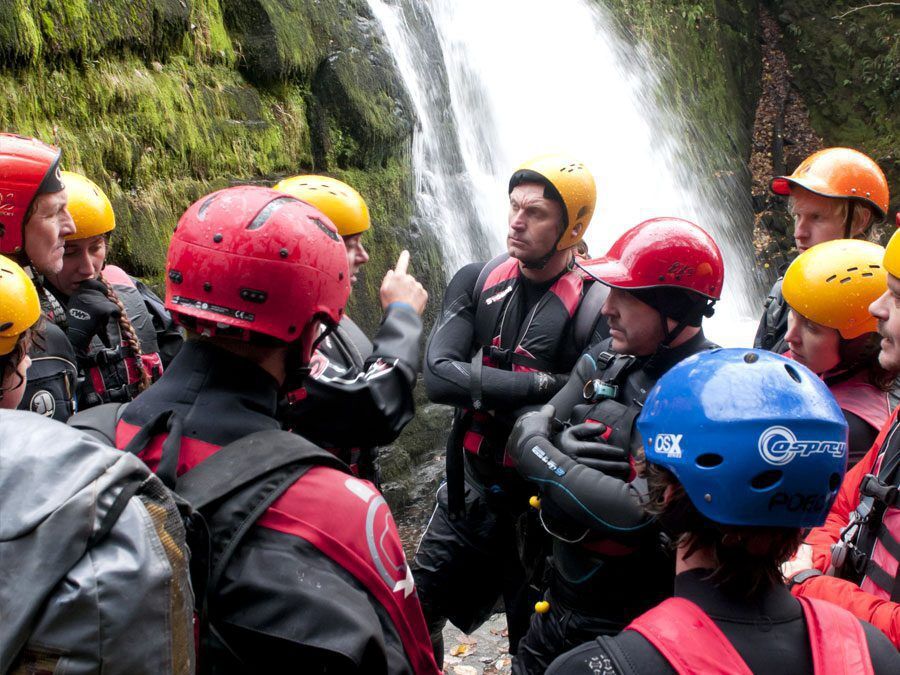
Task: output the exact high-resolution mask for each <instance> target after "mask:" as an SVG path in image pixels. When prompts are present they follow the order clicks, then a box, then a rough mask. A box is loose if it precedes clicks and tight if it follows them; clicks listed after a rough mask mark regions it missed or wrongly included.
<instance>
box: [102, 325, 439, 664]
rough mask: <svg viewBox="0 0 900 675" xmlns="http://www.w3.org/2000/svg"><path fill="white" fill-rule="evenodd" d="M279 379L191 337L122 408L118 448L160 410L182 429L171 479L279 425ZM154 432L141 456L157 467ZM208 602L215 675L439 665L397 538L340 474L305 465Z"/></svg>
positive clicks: (376, 508)
mask: <svg viewBox="0 0 900 675" xmlns="http://www.w3.org/2000/svg"><path fill="white" fill-rule="evenodd" d="M277 403H278V383H277V382H276V381H275V379H274V378H273V377H272V376H271V375H269V374H268V373H267V372H266V371H264V370H263V369H262V368H260V367H259V366H257V365H255V364H254V363H252V362H250V361H248V360H246V359H243V358H240V357H238V356H235V355H234V354H232V353H229V352H227V351H224V350H222V349H220V348H218V347H216V346H214V345H212V344H210V343H206V342H188V343H186V344H185V345H184V347H183V348H182V350H181V351H180V352H179V354H178V355H177V356H176V357H175V359H174V360H173V361H172V363H171V365H170V367H169V368H168V369H167V370H166V371H165V373H164V375H163V377H162V378H161V379H160V380H159V382H157V383H156V384H154V385H153V386H152V387H151V388H150V389H148V390H147V391H146V392H144V393H143V394H141V395H140V396H139V397H138V398H137V399H135V400H134V401H133V402H132V403H130V404H129V405H128V407H127V408H125V409H124V413H123V415H122V418H121V420H120V421H119V423H118V426H117V428H116V445H117V446H118V447H120V448H121V447H124V446H125V445H126V444H127V443H128V441H129V440H130V439H131V438H133V437H134V435H135V434H136V433H137V431H138V430H139V429H140V428H141V427H142V426H143V425H146V424H147V423H149V422H150V421H151V420H152V419H153V418H154V417H155V416H157V415H158V414H159V413H161V412H163V411H166V410H172V411H174V414H175V416H176V417H177V418H178V419H179V420H180V422H181V424H182V440H181V446H180V448H181V449H180V454H179V459H178V473H179V474H182V473H184V472H186V471H188V470H190V469H191V468H192V467H194V466H196V465H197V464H199V463H201V462H203V461H204V460H205V459H206V458H207V457H209V456H211V455H212V454H214V453H215V452H216V451H217V450H218V449H219V448H220V447H222V446H224V445H226V444H228V443H230V442H232V441H235V440H237V439H239V438H242V437H244V436H246V435H248V434H251V433H253V432H256V431H262V430H267V429H278V428H280V424H279V422H278V421H277V420H276V418H275V412H276V406H277ZM164 440H165V437H164V436H163V435H159V436H156V437H154V438H153V439H152V440H151V442H150V443H149V444H148V445H147V446H146V447H145V449H144V451H143V452H141V454H140V457H141V458H142V459H143V460H144V461H145V462H147V464H148V465H149V466H150V468H151V469H155V468H156V467H157V465H158V463H159V461H160V457H161V447H162V443H163V441H164ZM211 602H212V603H213V604H212V605H211V607H212V608H213V613H214V616H215V619H214V621H215V626H216V628H217V629H218V630H219V632H220V633H221V634H222V636H223V637H224V638H225V641H226V642H227V644H228V647H229V648H230V650H231V653H228V652H227V651H225V650H222V651H221V652H219V651H216V652H213V653H209V654H201V655H200V658H201V660H202V659H204V658H205V659H207V660H208V661H212V665H213V670H214V671H215V672H248V671H253V672H280V671H282V670H284V669H285V668H286V667H295V668H296V669H297V670H298V671H302V672H311V673H319V672H341V673H344V672H354V673H356V672H359V673H391V674H393V673H421V672H424V673H434V672H436V671H437V668H436V666H435V664H434V662H433V657H432V655H431V645H430V642H429V639H428V633H427V631H426V629H425V623H424V620H423V618H422V614H421V609H420V607H419V603H418V600H417V597H416V593H415V589H414V587H413V585H412V577H411V575H410V574H409V571H408V568H407V566H406V561H405V559H404V557H403V552H402V548H401V545H400V540H399V536H398V534H397V531H396V528H395V526H394V524H393V519H392V517H391V515H390V511H389V509H388V508H387V505H386V504H385V503H384V500H383V498H381V496H380V494H378V492H377V491H376V490H375V489H374V487H373V486H372V485H371V484H370V483H368V482H366V481H361V480H358V479H356V478H353V477H351V476H348V475H347V474H346V473H344V472H342V471H338V470H336V469H332V468H327V467H322V466H319V467H314V468H312V469H310V470H309V471H308V472H307V473H305V474H304V475H303V476H302V477H301V478H300V479H299V480H297V482H295V483H294V484H293V485H292V486H291V487H290V488H288V489H287V491H286V492H285V493H284V494H283V495H282V496H281V497H279V498H278V499H277V500H276V501H275V502H274V503H273V504H272V506H271V507H270V508H269V509H268V511H266V512H265V513H264V514H263V516H262V517H261V518H260V519H259V520H258V521H257V525H256V527H254V528H252V529H251V530H250V532H249V533H248V534H247V537H246V538H245V539H244V540H243V542H242V543H241V545H240V547H239V548H238V550H237V551H236V552H235V554H234V557H233V558H232V559H231V561H230V563H229V564H228V566H227V568H226V570H225V573H224V575H223V578H222V582H221V584H220V585H219V587H218V591H217V592H216V593H215V594H214V597H213V598H212V600H211Z"/></svg>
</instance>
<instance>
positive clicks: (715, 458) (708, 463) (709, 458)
mask: <svg viewBox="0 0 900 675" xmlns="http://www.w3.org/2000/svg"><path fill="white" fill-rule="evenodd" d="M695 461H696V462H697V466H700V467H703V468H704V469H712V468H715V467H717V466H719V464H721V463H722V462H723V461H724V458H723V457H722V455H719V454H717V453H715V452H705V453H703V454H702V455H700V456H699V457H698V458H697V459H696V460H695Z"/></svg>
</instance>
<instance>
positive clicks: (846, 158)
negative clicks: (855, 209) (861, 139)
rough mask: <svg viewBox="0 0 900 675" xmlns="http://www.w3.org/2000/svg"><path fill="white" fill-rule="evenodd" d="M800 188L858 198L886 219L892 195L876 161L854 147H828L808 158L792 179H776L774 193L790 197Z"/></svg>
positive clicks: (823, 194) (821, 193)
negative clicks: (792, 190) (795, 188)
mask: <svg viewBox="0 0 900 675" xmlns="http://www.w3.org/2000/svg"><path fill="white" fill-rule="evenodd" d="M792 185H799V186H800V187H802V188H806V189H807V190H809V191H810V192H815V193H816V194H818V195H822V196H823V197H836V198H839V199H858V200H859V201H862V202H865V203H866V204H869V205H870V206H873V207H874V208H875V210H876V211H878V213H879V214H880V216H881V217H882V218H884V216H885V214H887V210H888V202H889V201H890V196H889V194H888V182H887V179H886V178H885V177H884V172H883V171H882V170H881V167H879V166H878V165H877V164H876V163H875V161H874V160H873V159H872V158H871V157H869V156H868V155H864V154H863V153H861V152H859V151H858V150H854V149H853V148H825V149H824V150H819V151H818V152H814V153H813V154H811V155H810V156H809V157H807V158H806V159H804V160H803V161H802V162H801V163H800V166H798V167H797V169H796V170H795V171H794V173H792V174H791V175H790V176H778V177H777V178H774V179H773V180H772V185H771V187H772V192H774V193H776V194H779V195H789V194H790V193H791V186H792Z"/></svg>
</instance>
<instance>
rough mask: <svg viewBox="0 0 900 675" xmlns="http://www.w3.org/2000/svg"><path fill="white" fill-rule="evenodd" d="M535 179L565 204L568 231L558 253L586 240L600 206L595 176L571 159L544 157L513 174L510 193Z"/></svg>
mask: <svg viewBox="0 0 900 675" xmlns="http://www.w3.org/2000/svg"><path fill="white" fill-rule="evenodd" d="M534 174H537V176H534ZM535 179H537V182H540V183H543V184H545V185H548V186H549V187H552V188H553V189H554V190H555V191H556V193H557V195H558V197H559V201H561V202H562V204H563V212H564V213H565V225H566V229H565V230H564V231H563V233H562V235H560V237H559V241H558V242H557V243H556V250H557V251H562V250H563V249H566V248H569V247H570V246H574V245H575V244H577V243H578V242H579V241H581V240H582V238H583V237H584V233H585V232H586V231H587V228H588V225H590V223H591V216H593V215H594V206H595V205H596V203H597V186H596V185H595V184H594V177H593V176H592V175H591V172H590V171H588V170H587V168H586V167H585V166H584V164H583V163H582V162H579V161H578V160H575V159H572V158H571V157H565V156H563V155H542V156H540V157H535V158H534V159H530V160H529V161H527V162H525V163H524V164H522V165H521V166H520V167H519V168H517V169H516V170H515V171H514V172H513V175H512V177H511V178H510V179H509V191H510V192H512V191H513V188H515V187H516V186H517V185H519V184H521V183H527V182H531V181H534V180H535ZM541 179H542V180H541Z"/></svg>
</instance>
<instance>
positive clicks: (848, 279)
mask: <svg viewBox="0 0 900 675" xmlns="http://www.w3.org/2000/svg"><path fill="white" fill-rule="evenodd" d="M852 280H853V277H844V278H843V279H841V283H842V284H846V283H847V282H848V281H852Z"/></svg>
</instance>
